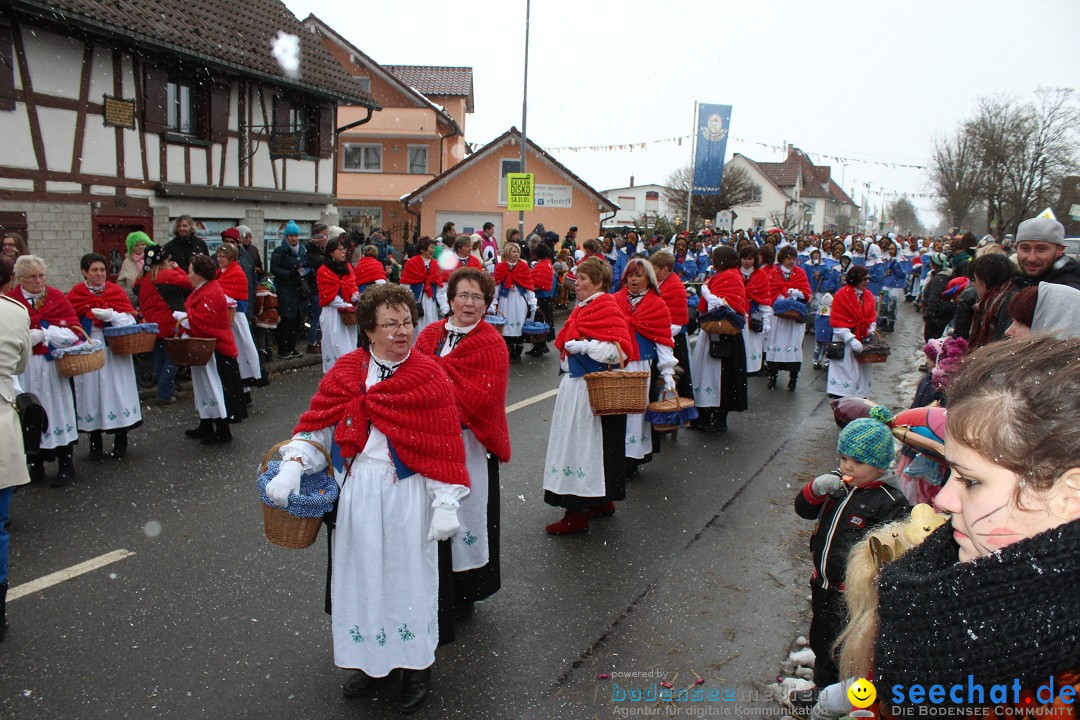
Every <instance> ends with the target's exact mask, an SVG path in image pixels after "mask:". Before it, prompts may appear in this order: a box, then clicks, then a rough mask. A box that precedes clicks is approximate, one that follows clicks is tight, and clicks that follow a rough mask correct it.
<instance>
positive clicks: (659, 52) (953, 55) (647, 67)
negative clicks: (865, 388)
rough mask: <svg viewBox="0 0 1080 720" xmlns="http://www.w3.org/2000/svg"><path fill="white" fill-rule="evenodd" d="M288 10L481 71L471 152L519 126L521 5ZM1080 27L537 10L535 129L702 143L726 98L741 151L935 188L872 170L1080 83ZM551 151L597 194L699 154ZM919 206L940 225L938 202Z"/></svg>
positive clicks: (829, 0) (618, 7) (964, 17)
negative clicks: (995, 97)
mask: <svg viewBox="0 0 1080 720" xmlns="http://www.w3.org/2000/svg"><path fill="white" fill-rule="evenodd" d="M285 3H286V5H287V6H288V7H289V9H290V10H292V11H293V12H294V13H295V14H296V15H297V17H299V18H300V19H301V20H302V19H304V18H305V17H306V16H307V15H308V13H315V14H316V15H317V16H319V17H320V18H321V19H322V20H323V21H325V22H326V23H328V24H329V25H331V26H332V27H333V28H334V29H335V30H337V31H338V32H339V33H341V34H342V35H343V36H345V37H346V38H348V39H349V40H350V41H351V42H352V43H353V44H354V45H356V46H357V47H358V48H360V49H361V50H363V51H364V52H365V53H367V54H368V55H370V56H371V57H372V58H374V59H375V60H376V61H377V62H380V63H385V64H416V65H419V64H425V65H467V66H471V67H472V68H473V74H474V75H473V76H474V87H475V99H476V112H475V113H474V114H472V115H470V116H469V117H468V119H467V124H466V139H467V140H468V141H469V142H471V143H484V142H487V141H488V140H491V139H492V138H494V137H496V136H498V135H499V134H500V133H502V132H504V131H505V130H506V129H508V128H509V127H510V126H511V125H514V126H517V127H519V128H520V127H521V97H522V76H523V62H524V40H525V0H458V1H457V2H446V1H445V0H442V1H436V0H402V1H398V2H351V3H348V2H345V3H343V2H341V1H340V0H285ZM1078 34H1080V1H1078V0H1042V1H1039V0H1034V1H1032V0H1028V1H1026V2H1016V0H1010V1H1007V0H979V1H978V2H967V1H959V0H957V1H954V0H933V1H926V0H908V1H906V2H903V3H889V4H888V5H886V4H885V3H880V2H870V3H868V2H864V1H862V0H813V1H812V2H805V1H804V2H787V1H784V2H776V1H768V0H758V1H757V2H720V1H716V0H713V1H712V2H709V1H707V0H695V1H693V2H691V1H690V0H664V1H663V2H641V1H640V0H534V1H533V3H532V17H531V32H530V52H529V56H530V57H529V98H528V100H529V113H528V135H529V137H530V138H531V139H532V140H533V141H534V142H536V143H537V144H539V145H540V146H541V147H544V148H546V149H549V150H550V149H551V148H557V147H566V146H598V145H620V144H636V143H641V142H647V141H653V140H660V139H666V138H674V137H679V136H685V135H689V133H690V128H691V123H692V121H693V106H694V101H695V100H696V101H700V102H707V103H718V104H727V105H732V106H733V111H732V117H731V136H732V141H729V143H728V147H727V151H728V157H729V158H730V156H731V154H732V153H734V152H739V153H742V154H744V155H746V156H748V157H750V158H752V159H754V160H758V161H761V162H770V161H777V160H780V159H782V153H781V152H780V151H779V150H774V149H770V148H768V147H764V146H763V145H761V144H759V143H762V144H764V145H772V146H777V147H779V146H781V145H782V144H783V143H784V142H785V141H786V142H789V143H792V144H794V145H795V146H797V147H800V148H802V149H803V150H805V151H806V152H808V153H810V155H811V158H812V159H813V160H814V161H815V162H816V163H817V164H822V165H825V164H829V165H832V166H833V177H834V178H835V179H836V180H837V182H840V180H841V178H843V181H844V182H843V184H844V187H845V189H846V190H848V191H849V192H853V193H854V195H853V197H854V199H855V201H856V202H857V203H861V201H862V194H863V192H864V189H863V184H864V183H867V182H869V183H872V185H871V190H872V191H875V192H876V191H879V190H886V191H891V192H906V193H909V194H915V193H925V192H928V191H929V188H928V186H927V184H926V176H925V173H924V172H923V171H921V170H915V169H903V168H890V167H883V166H881V165H875V164H871V163H870V162H867V161H879V162H886V163H900V164H909V165H924V164H925V163H926V160H927V156H928V153H929V147H930V143H931V140H932V138H933V137H934V136H935V135H938V134H943V133H946V132H949V131H951V130H952V129H953V128H955V127H956V126H957V124H958V123H959V122H960V121H961V120H962V119H963V118H964V117H966V116H967V115H969V114H970V112H971V110H972V108H973V107H974V105H975V102H976V100H977V98H979V97H980V96H984V95H989V94H993V93H999V92H1001V93H1012V94H1013V95H1016V96H1019V97H1022V98H1025V99H1026V98H1029V97H1031V95H1032V93H1033V91H1034V90H1035V88H1036V87H1038V86H1056V87H1074V86H1076V84H1077V80H1078V78H1080V42H1078V41H1077V37H1078ZM552 152H553V154H554V155H555V156H556V157H558V158H559V160H560V161H561V162H563V163H564V164H565V165H566V166H567V167H569V168H570V169H571V170H573V171H574V172H575V173H577V174H578V175H580V176H581V177H582V178H583V179H584V180H585V181H586V182H588V183H590V184H592V185H593V186H594V187H595V188H596V189H598V190H604V189H607V188H612V187H621V186H625V185H627V184H629V179H630V176H631V175H633V176H634V177H635V182H636V183H637V184H644V183H663V182H664V180H665V179H666V178H667V176H668V173H670V172H671V171H672V170H673V169H675V168H676V167H678V166H679V165H686V164H688V163H689V162H690V146H689V144H688V143H684V144H683V145H682V146H679V145H677V144H674V143H659V144H652V145H650V146H649V147H648V149H646V150H641V149H634V150H633V152H630V151H629V150H626V149H624V150H615V151H600V152H592V151H588V152H573V151H552ZM815 153H819V154H827V155H831V156H840V157H844V158H851V159H852V160H855V161H856V162H850V163H849V164H847V167H846V168H844V167H843V166H842V165H841V163H838V162H837V161H836V160H833V159H831V158H830V159H825V158H821V157H820V156H819V155H815ZM868 199H869V201H870V204H871V205H872V206H875V205H877V204H878V203H881V202H884V201H885V200H886V198H885V197H883V196H879V195H874V194H871V195H870V196H869V198H868ZM913 201H914V202H915V203H916V205H917V207H919V208H920V211H921V214H922V219H923V222H924V223H927V224H933V223H936V221H937V217H936V216H935V215H934V214H933V213H932V211H931V208H932V205H933V201H932V200H930V199H917V198H913Z"/></svg>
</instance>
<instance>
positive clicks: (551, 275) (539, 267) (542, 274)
mask: <svg viewBox="0 0 1080 720" xmlns="http://www.w3.org/2000/svg"><path fill="white" fill-rule="evenodd" d="M532 281H533V288H534V289H536V290H545V291H550V290H551V289H552V288H554V287H555V267H554V266H553V265H552V264H551V260H550V259H549V258H544V259H543V260H541V261H539V262H537V263H536V264H535V265H533V268H532Z"/></svg>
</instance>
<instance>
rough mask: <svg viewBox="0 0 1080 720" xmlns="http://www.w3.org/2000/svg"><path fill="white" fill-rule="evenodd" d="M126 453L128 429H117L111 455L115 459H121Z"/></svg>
mask: <svg viewBox="0 0 1080 720" xmlns="http://www.w3.org/2000/svg"><path fill="white" fill-rule="evenodd" d="M125 455H127V430H117V431H116V437H115V438H114V439H113V446H112V452H111V453H109V457H111V458H112V459H113V460H120V459H121V458H123V457H124V456H125Z"/></svg>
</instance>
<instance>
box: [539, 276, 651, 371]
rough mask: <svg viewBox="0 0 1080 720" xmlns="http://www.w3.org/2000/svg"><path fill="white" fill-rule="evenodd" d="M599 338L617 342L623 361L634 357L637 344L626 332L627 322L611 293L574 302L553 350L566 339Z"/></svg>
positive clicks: (627, 331)
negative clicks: (582, 302)
mask: <svg viewBox="0 0 1080 720" xmlns="http://www.w3.org/2000/svg"><path fill="white" fill-rule="evenodd" d="M583 339H584V340H600V341H602V342H612V343H618V344H619V347H621V348H622V351H623V354H624V355H625V356H626V362H631V361H632V360H637V343H635V342H634V339H633V337H632V336H631V334H630V321H629V320H627V319H626V315H625V314H624V313H623V311H622V306H621V305H619V303H617V302H615V296H614V295H611V294H609V293H601V294H600V295H598V296H596V297H594V298H593V299H592V300H590V301H589V302H588V304H586V305H578V306H577V307H575V308H574V311H573V312H571V313H570V317H568V318H567V319H566V322H565V323H563V326H562V329H561V330H559V334H558V335H557V336H556V337H555V349H556V350H558V351H559V352H563V347H564V346H565V345H566V343H567V341H569V340H583Z"/></svg>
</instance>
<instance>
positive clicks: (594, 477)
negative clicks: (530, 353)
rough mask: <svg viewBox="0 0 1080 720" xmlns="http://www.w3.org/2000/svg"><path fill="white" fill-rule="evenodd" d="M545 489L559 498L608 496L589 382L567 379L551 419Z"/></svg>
mask: <svg viewBox="0 0 1080 720" xmlns="http://www.w3.org/2000/svg"><path fill="white" fill-rule="evenodd" d="M544 489H545V490H550V491H551V492H553V493H555V494H557V495H576V496H578V497H603V496H604V492H605V491H604V438H603V434H602V431H601V426H600V418H599V417H597V416H596V415H593V413H592V406H591V405H589V391H588V389H587V388H586V387H585V378H574V377H570V374H569V373H567V374H566V375H563V378H562V381H561V382H560V383H559V394H558V395H557V396H556V398H555V412H554V413H552V416H551V433H550V434H549V435H548V445H547V454H546V455H545V457H544Z"/></svg>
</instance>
